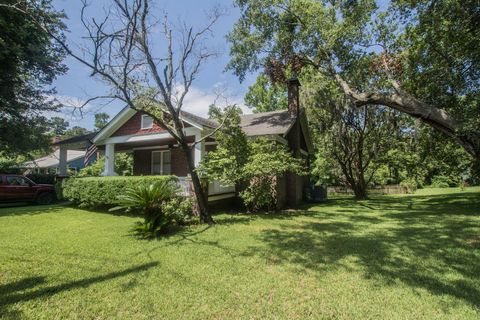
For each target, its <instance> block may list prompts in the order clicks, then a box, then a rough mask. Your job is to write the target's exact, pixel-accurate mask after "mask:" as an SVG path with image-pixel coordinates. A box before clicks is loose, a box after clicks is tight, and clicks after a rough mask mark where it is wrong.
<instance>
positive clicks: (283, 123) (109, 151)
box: [59, 79, 313, 207]
mask: <svg viewBox="0 0 480 320" xmlns="http://www.w3.org/2000/svg"><path fill="white" fill-rule="evenodd" d="M299 86H300V84H299V82H298V80H296V79H292V80H290V81H289V84H288V110H281V111H273V112H265V113H255V114H247V115H242V116H241V123H240V125H241V127H242V129H243V130H244V132H245V133H246V134H247V136H248V137H252V138H254V137H260V136H261V137H267V138H268V139H271V140H272V143H282V144H284V145H287V146H288V147H289V149H290V150H291V151H292V152H293V154H294V156H295V157H304V158H307V159H308V156H309V154H311V153H312V152H313V147H312V143H311V140H310V134H309V131H308V127H307V120H306V116H305V112H304V110H303V108H301V107H300V105H299V94H298V93H299ZM181 118H182V121H183V123H184V126H185V129H184V132H185V135H186V136H187V137H188V139H190V142H192V143H193V142H194V141H197V140H200V139H201V138H202V137H203V136H204V135H206V134H208V133H209V132H211V131H212V130H214V129H215V128H217V127H218V123H217V122H215V121H213V120H210V119H205V118H202V117H199V116H196V115H193V114H191V113H188V112H182V114H181ZM92 141H93V143H94V144H95V145H97V146H98V147H99V149H101V150H104V154H105V168H104V172H103V175H104V176H114V175H117V174H116V172H115V171H114V162H115V153H118V152H129V153H132V154H133V162H134V165H133V173H134V175H169V174H172V175H176V176H178V177H179V179H180V181H184V180H185V178H186V176H187V174H188V170H187V163H186V158H185V155H184V154H183V152H182V150H181V149H180V148H178V145H177V143H176V141H175V140H174V139H173V138H172V137H171V135H170V134H169V133H168V132H166V131H165V130H164V129H162V128H161V127H160V126H159V125H158V124H156V123H155V122H154V121H153V119H152V118H151V117H150V116H148V115H145V114H142V113H140V112H137V111H135V110H132V109H130V108H128V107H127V108H124V109H123V110H122V111H121V112H120V113H119V114H118V115H117V116H115V117H114V118H113V119H112V120H111V121H110V122H109V123H108V125H107V126H106V127H105V128H103V129H102V130H101V131H100V132H98V133H97V134H96V135H95V136H94V138H93V139H92ZM59 146H60V149H61V150H62V147H63V149H66V148H68V145H67V144H62V142H60V143H59ZM77 147H78V146H77ZM215 148H216V142H215V140H214V139H206V140H205V141H202V142H201V143H198V144H196V145H195V148H194V149H193V150H192V152H193V153H194V155H193V159H194V164H195V165H198V164H199V163H200V161H202V159H203V157H204V155H205V154H206V153H207V152H209V151H212V150H215ZM61 154H62V152H60V155H61ZM278 181H279V183H278V186H277V187H278V194H279V199H280V206H282V207H283V206H287V205H288V206H295V205H298V204H299V203H300V202H301V201H302V200H303V198H304V194H303V193H304V189H305V186H306V183H307V181H308V179H307V178H305V177H300V176H297V175H295V174H291V173H287V174H286V175H285V177H280V178H279V180H278ZM234 196H235V187H234V186H222V185H221V184H220V183H218V182H216V181H211V182H210V183H209V187H208V199H209V201H217V200H222V199H228V198H232V197H234Z"/></svg>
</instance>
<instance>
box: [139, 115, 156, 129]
mask: <svg viewBox="0 0 480 320" xmlns="http://www.w3.org/2000/svg"><path fill="white" fill-rule="evenodd" d="M152 128H153V119H152V117H150V116H149V115H146V114H144V115H142V124H141V129H152Z"/></svg>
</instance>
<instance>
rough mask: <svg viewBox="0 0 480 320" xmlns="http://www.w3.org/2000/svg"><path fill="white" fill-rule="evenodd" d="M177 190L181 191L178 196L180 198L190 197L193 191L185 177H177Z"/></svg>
mask: <svg viewBox="0 0 480 320" xmlns="http://www.w3.org/2000/svg"><path fill="white" fill-rule="evenodd" d="M177 185H178V188H179V189H180V190H181V191H180V195H181V196H182V197H189V196H191V195H192V193H193V190H192V185H191V182H190V180H189V179H187V177H178V182H177Z"/></svg>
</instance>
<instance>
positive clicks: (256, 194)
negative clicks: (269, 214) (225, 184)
mask: <svg viewBox="0 0 480 320" xmlns="http://www.w3.org/2000/svg"><path fill="white" fill-rule="evenodd" d="M240 197H241V198H242V200H243V203H244V204H245V207H246V208H247V210H248V211H249V212H256V211H261V210H264V211H273V210H275V209H276V207H277V201H278V198H277V191H276V177H275V176H273V177H272V176H270V177H268V176H262V177H254V178H252V179H251V180H250V183H249V185H248V187H247V188H246V189H245V190H243V191H242V192H240Z"/></svg>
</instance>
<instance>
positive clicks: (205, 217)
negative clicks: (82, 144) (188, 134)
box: [181, 144, 215, 225]
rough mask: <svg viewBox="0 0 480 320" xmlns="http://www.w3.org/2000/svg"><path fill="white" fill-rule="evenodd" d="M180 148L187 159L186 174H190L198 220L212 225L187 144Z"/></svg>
mask: <svg viewBox="0 0 480 320" xmlns="http://www.w3.org/2000/svg"><path fill="white" fill-rule="evenodd" d="M181 148H182V151H183V152H184V153H185V156H186V158H187V167H188V172H189V173H190V177H191V179H192V184H193V191H194V192H195V198H196V201H197V206H198V213H199V215H200V219H201V220H202V222H204V223H207V224H209V225H211V224H214V223H215V221H213V218H212V216H211V215H210V213H209V212H208V207H207V199H206V197H205V192H204V190H203V188H202V184H201V183H200V178H199V177H198V174H197V171H196V170H195V165H194V163H193V157H192V153H191V149H190V147H189V146H188V145H187V144H185V145H183V144H182V145H181Z"/></svg>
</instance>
